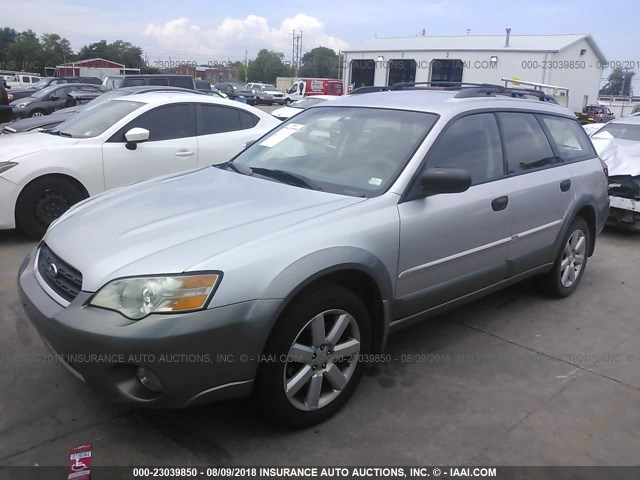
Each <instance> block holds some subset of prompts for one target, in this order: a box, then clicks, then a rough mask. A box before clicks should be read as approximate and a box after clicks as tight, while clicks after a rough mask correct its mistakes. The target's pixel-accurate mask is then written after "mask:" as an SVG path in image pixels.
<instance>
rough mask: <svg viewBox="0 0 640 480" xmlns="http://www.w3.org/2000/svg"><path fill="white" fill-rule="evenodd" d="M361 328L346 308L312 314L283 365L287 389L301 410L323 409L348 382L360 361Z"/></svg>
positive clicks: (287, 392) (286, 391)
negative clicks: (313, 315)
mask: <svg viewBox="0 0 640 480" xmlns="http://www.w3.org/2000/svg"><path fill="white" fill-rule="evenodd" d="M359 353H360V330H359V328H358V324H357V322H356V320H355V318H354V317H353V316H352V315H351V314H349V313H347V312H345V311H344V310H338V309H332V310H326V311H324V312H322V313H319V314H318V315H316V316H315V317H313V318H312V319H311V320H310V321H309V322H308V323H307V324H306V325H305V326H304V327H303V328H302V330H300V332H299V333H298V335H297V336H296V338H295V340H294V341H293V344H292V345H291V347H290V348H289V353H288V355H287V360H286V362H285V365H284V374H283V381H284V391H285V394H286V396H287V399H288V400H289V402H290V403H291V404H292V405H293V406H294V407H296V408H297V409H299V410H304V411H311V410H317V409H319V408H322V407H324V406H326V405H328V404H329V403H331V402H332V401H333V400H335V399H336V398H337V397H338V396H339V395H340V393H342V391H343V390H344V388H345V387H346V386H347V385H348V383H349V381H350V380H351V377H352V376H353V373H354V371H355V369H356V364H357V363H358V355H359Z"/></svg>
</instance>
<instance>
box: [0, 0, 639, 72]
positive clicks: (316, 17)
mask: <svg viewBox="0 0 640 480" xmlns="http://www.w3.org/2000/svg"><path fill="white" fill-rule="evenodd" d="M639 6H640V4H638V3H637V0H608V1H607V2H603V1H602V0H566V1H558V0H536V1H535V2H526V3H525V2H522V1H518V0H516V1H513V0H512V1H510V0H502V1H494V0H435V1H425V0H423V1H409V0H393V1H384V2H382V1H377V2H376V1H371V0H345V1H343V2H328V1H322V2H308V1H299V0H279V1H277V0H271V1H265V0H261V1H255V0H242V1H218V2H208V3H204V2H203V1H202V0H179V1H173V2H154V1H150V0H139V1H131V0H129V1H123V0H110V1H109V2H100V3H98V2H95V0H94V1H86V0H21V1H19V2H18V1H9V2H4V3H3V4H2V8H1V11H2V17H1V18H0V27H3V26H8V27H13V28H15V29H17V30H26V29H29V28H31V29H33V30H35V31H36V32H37V33H38V34H42V33H50V32H55V33H58V34H60V35H61V36H63V37H66V38H67V39H69V41H70V42H71V46H72V48H73V49H74V50H76V51H77V50H78V49H80V48H81V47H82V46H83V45H86V44H88V43H91V42H94V41H98V40H100V39H105V40H107V41H109V42H111V41H114V40H120V39H121V40H125V41H128V42H131V43H133V44H135V45H138V46H140V47H142V48H143V50H144V51H145V53H146V55H147V60H148V61H149V62H168V61H169V60H180V61H189V62H196V63H203V64H206V63H207V62H222V61H226V60H244V57H245V50H247V51H248V57H249V58H250V59H251V58H254V57H255V55H256V53H257V52H258V50H260V49H261V48H267V49H270V50H276V51H280V52H283V53H284V54H285V58H286V59H287V60H290V58H291V44H292V39H291V31H292V30H293V29H296V30H298V31H300V30H301V31H302V32H303V33H302V44H303V51H307V50H309V49H311V48H313V47H315V46H319V45H322V46H326V47H331V48H333V49H334V50H336V51H337V50H343V49H345V48H349V47H350V48H357V47H358V46H359V45H361V44H362V43H364V42H365V41H368V40H370V39H372V38H374V37H375V36H376V35H377V36H378V37H403V36H414V35H417V34H418V33H420V32H422V30H423V29H425V30H426V34H427V35H465V34H466V33H467V29H470V34H471V35H482V34H485V35H495V34H503V33H504V31H505V28H506V27H510V28H511V29H512V30H511V31H512V35H517V34H522V35H531V34H534V35H535V34H558V33H591V34H592V36H593V38H594V39H595V42H596V43H597V44H598V46H599V47H600V49H601V50H602V51H603V53H604V55H605V56H606V57H607V59H608V60H622V61H631V62H640V42H638V41H637V40H636V39H637V35H638V33H637V30H636V29H637V23H638V22H637V15H636V14H637V13H638V10H639ZM636 65H637V68H636V70H637V71H639V72H640V65H638V63H636ZM638 77H640V75H638Z"/></svg>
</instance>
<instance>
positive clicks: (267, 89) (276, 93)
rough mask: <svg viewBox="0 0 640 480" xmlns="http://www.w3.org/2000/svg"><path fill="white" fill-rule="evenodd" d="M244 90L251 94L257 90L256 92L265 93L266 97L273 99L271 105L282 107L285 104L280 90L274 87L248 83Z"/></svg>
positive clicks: (265, 84)
mask: <svg viewBox="0 0 640 480" xmlns="http://www.w3.org/2000/svg"><path fill="white" fill-rule="evenodd" d="M245 88H246V89H247V90H251V91H253V92H255V91H256V90H258V91H261V92H263V93H265V94H266V95H270V96H272V97H273V103H276V104H278V105H284V104H285V98H284V93H282V92H281V91H280V90H278V89H277V88H276V87H274V86H273V85H271V84H270V83H255V82H250V83H247V84H246V85H245Z"/></svg>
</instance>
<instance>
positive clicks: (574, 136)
mask: <svg viewBox="0 0 640 480" xmlns="http://www.w3.org/2000/svg"><path fill="white" fill-rule="evenodd" d="M539 118H541V119H542V123H543V124H544V126H545V127H546V128H547V130H548V131H549V134H550V135H551V138H552V140H553V143H555V146H556V149H557V150H558V152H559V153H560V157H561V158H562V160H563V161H564V162H577V161H580V160H587V159H589V158H594V157H596V156H597V154H596V152H595V150H594V149H593V145H592V144H591V141H590V140H589V137H587V134H586V133H585V131H584V129H583V128H582V127H581V126H580V125H579V124H578V122H576V121H575V120H574V119H569V118H562V117H552V116H548V115H540V116H539Z"/></svg>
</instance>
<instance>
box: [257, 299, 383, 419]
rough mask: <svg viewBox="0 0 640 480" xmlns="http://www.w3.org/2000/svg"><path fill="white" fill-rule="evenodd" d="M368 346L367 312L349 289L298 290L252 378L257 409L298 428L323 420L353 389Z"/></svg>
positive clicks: (368, 324)
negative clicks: (257, 402)
mask: <svg viewBox="0 0 640 480" xmlns="http://www.w3.org/2000/svg"><path fill="white" fill-rule="evenodd" d="M370 345H371V322H370V318H369V314H368V312H367V309H366V307H365V306H364V304H363V303H362V301H361V300H360V299H359V298H358V297H357V296H356V295H355V294H354V293H352V292H351V291H350V290H348V289H346V288H344V287H340V286H326V287H322V288H318V289H316V290H313V291H310V292H309V293H308V294H304V295H303V296H302V297H300V298H299V299H298V300H297V301H295V303H294V304H293V305H292V307H291V308H289V309H288V310H287V312H286V313H285V314H284V316H283V317H281V318H280V320H279V322H278V324H277V326H276V328H275V330H274V332H273V333H272V335H271V337H270V339H269V342H268V345H267V347H266V349H265V355H264V356H263V358H264V359H265V361H263V362H262V363H261V365H260V368H259V372H258V377H257V381H256V394H257V397H258V399H259V404H260V406H261V408H262V410H263V411H264V413H265V414H266V415H267V416H268V417H270V418H271V419H272V420H274V421H275V422H276V423H279V424H286V425H289V426H293V427H298V428H299V427H306V426H311V425H314V424H317V423H319V422H322V421H324V420H326V419H327V418H329V417H330V416H332V415H333V414H334V413H336V412H337V411H338V410H339V409H340V408H341V407H342V406H343V405H344V404H345V403H346V402H347V400H348V399H349V397H350V396H351V395H352V394H353V392H354V391H355V389H356V386H357V384H358V382H359V380H360V377H361V375H362V368H363V362H362V361H361V358H362V355H366V354H367V353H369V352H370Z"/></svg>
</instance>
